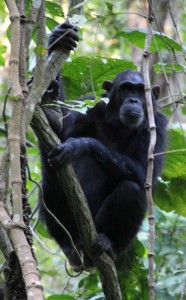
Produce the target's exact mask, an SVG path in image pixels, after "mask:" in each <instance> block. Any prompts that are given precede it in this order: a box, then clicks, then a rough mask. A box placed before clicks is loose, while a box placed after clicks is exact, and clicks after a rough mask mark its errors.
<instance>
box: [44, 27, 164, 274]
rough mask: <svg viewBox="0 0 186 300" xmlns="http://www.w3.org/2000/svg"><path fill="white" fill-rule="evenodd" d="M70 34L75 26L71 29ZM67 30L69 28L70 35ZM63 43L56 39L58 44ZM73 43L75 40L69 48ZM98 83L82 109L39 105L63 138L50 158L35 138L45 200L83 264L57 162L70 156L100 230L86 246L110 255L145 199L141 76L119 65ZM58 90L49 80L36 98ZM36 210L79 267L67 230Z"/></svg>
mask: <svg viewBox="0 0 186 300" xmlns="http://www.w3.org/2000/svg"><path fill="white" fill-rule="evenodd" d="M64 28H65V29H66V30H68V26H65V27H64V25H63V31H64V30H65V29H64ZM59 31H60V30H59V27H58V28H57V29H55V30H54V31H53V33H52V35H51V38H50V41H54V40H55V39H56V38H57V36H58V35H59V34H60V32H59ZM75 34H76V31H73V35H75ZM67 35H68V34H67ZM71 38H72V34H71V37H70V41H71ZM75 40H76V41H77V40H78V39H77V38H75ZM66 45H67V44H65V47H66ZM62 46H63V43H62V40H61V43H60V45H58V46H57V47H62ZM72 47H74V42H73V43H72V44H71V46H70V47H69V50H71V49H72ZM60 88H62V87H60ZM103 88H104V89H105V90H106V95H107V97H108V98H109V99H110V101H109V103H108V104H105V103H104V102H100V103H98V104H97V105H96V106H95V107H94V108H92V109H90V110H88V112H87V113H86V114H85V115H83V114H80V113H77V112H72V111H68V110H66V109H61V108H59V107H43V110H44V112H45V114H46V116H47V118H48V120H49V122H50V124H51V126H52V128H53V129H54V131H55V132H56V133H57V135H58V136H59V138H60V139H61V141H62V143H61V144H59V145H58V147H57V148H56V149H54V150H53V151H52V152H51V153H50V155H49V160H48V155H47V153H45V150H44V149H43V148H42V145H41V146H40V147H41V153H42V177H43V193H44V201H45V203H46V205H47V207H48V208H49V209H50V210H51V211H52V212H53V213H54V214H55V215H56V217H57V218H58V219H59V220H60V221H61V223H63V225H64V226H65V227H66V228H67V230H68V231H69V232H70V234H71V236H72V238H73V240H74V243H75V245H76V247H77V248H78V249H79V250H81V251H82V252H83V253H84V262H85V268H88V267H89V266H92V263H91V261H90V260H89V258H88V256H87V254H86V253H85V251H84V249H83V245H82V243H81V238H80V236H79V233H78V229H77V226H76V222H75V220H74V217H73V215H72V212H71V210H70V208H69V205H68V200H67V198H66V195H65V192H64V191H63V189H62V188H61V187H60V186H59V184H58V180H57V176H56V171H55V169H56V168H59V167H61V166H63V165H65V164H67V163H72V165H73V168H74V170H75V173H76V175H77V177H78V178H79V181H80V184H81V186H82V189H83V191H84V193H85V196H86V197H87V200H88V204H89V207H90V210H91V213H92V217H93V219H94V222H95V225H96V228H97V231H98V233H99V234H98V238H97V239H96V241H95V242H94V244H93V246H92V247H93V251H94V253H95V255H100V254H101V253H102V252H103V251H107V252H108V253H110V254H111V255H113V256H115V255H118V254H120V253H121V252H123V251H124V250H125V249H126V248H127V246H128V245H129V244H130V243H131V241H132V240H133V238H134V237H135V235H136V233H137V232H138V230H139V227H140V225H141V223H142V221H143V218H144V215H145V212H146V207H147V203H146V195H145V190H144V184H145V180H146V173H147V153H148V147H149V130H148V120H147V112H146V103H145V92H144V79H143V76H142V74H141V73H139V72H135V71H124V72H122V73H120V74H118V75H117V76H116V78H115V79H114V80H113V82H109V81H105V82H104V84H103ZM158 91H159V90H158V88H157V87H155V88H154V89H152V97H153V103H154V111H155V112H154V114H155V122H156V126H157V142H156V147H155V153H159V152H162V151H163V149H164V144H165V136H166V133H165V127H166V118H165V117H164V116H163V115H162V114H161V113H160V112H159V111H158V109H157V105H156V99H157V97H158ZM50 96H51V97H50ZM58 97H59V98H60V100H61V101H63V100H64V99H63V93H60V95H58V91H57V83H56V82H53V84H52V85H51V87H50V91H47V92H46V94H45V95H44V97H43V100H42V101H43V103H45V102H48V100H50V99H51V100H54V99H57V98H58ZM62 112H63V115H64V118H63V115H62ZM61 120H63V128H62V126H61ZM162 161H163V157H162V155H161V156H155V159H154V176H153V188H154V185H155V183H156V180H157V176H159V175H160V172H161V168H162ZM41 211H42V213H43V214H44V217H45V221H46V224H47V227H48V229H49V231H50V233H51V235H52V236H53V237H54V238H55V239H56V241H57V242H58V243H59V245H60V246H61V248H62V249H63V251H64V253H65V254H66V256H67V258H68V260H69V262H70V263H71V265H72V266H73V268H74V269H75V270H79V268H80V262H79V260H78V258H77V257H76V255H75V253H74V250H73V249H72V247H71V245H70V242H69V239H68V237H67V236H66V234H65V233H64V232H63V230H62V229H61V228H60V227H59V226H58V225H57V224H56V223H55V221H54V220H53V219H52V218H51V216H50V215H49V214H48V213H47V212H46V211H45V210H44V208H41Z"/></svg>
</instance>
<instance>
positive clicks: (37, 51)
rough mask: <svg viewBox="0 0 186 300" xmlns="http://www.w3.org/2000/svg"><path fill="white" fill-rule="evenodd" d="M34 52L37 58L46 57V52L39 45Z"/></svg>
mask: <svg viewBox="0 0 186 300" xmlns="http://www.w3.org/2000/svg"><path fill="white" fill-rule="evenodd" d="M34 52H35V53H36V54H37V55H39V56H45V55H47V52H48V50H47V49H46V48H44V47H42V46H41V45H38V46H37V47H36V48H35V49H34Z"/></svg>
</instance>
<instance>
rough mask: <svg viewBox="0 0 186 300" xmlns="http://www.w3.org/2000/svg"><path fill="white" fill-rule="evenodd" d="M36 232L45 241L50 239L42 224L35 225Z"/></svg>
mask: <svg viewBox="0 0 186 300" xmlns="http://www.w3.org/2000/svg"><path fill="white" fill-rule="evenodd" d="M37 232H38V233H39V234H40V235H41V236H43V237H44V238H47V239H51V237H50V235H49V233H48V231H47V229H46V228H45V226H44V225H43V223H41V222H39V223H38V224H37Z"/></svg>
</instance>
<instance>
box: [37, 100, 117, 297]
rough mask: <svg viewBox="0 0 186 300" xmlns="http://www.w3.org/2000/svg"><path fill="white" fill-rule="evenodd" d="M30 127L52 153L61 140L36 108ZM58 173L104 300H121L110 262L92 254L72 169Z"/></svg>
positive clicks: (92, 232) (88, 222)
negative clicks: (92, 263)
mask: <svg viewBox="0 0 186 300" xmlns="http://www.w3.org/2000/svg"><path fill="white" fill-rule="evenodd" d="M31 126H32V128H33V130H34V131H35V133H36V135H37V137H38V139H39V140H40V142H41V143H42V145H43V146H44V148H45V149H46V151H50V150H52V149H53V148H54V147H56V146H57V145H58V144H59V143H60V140H59V139H58V138H57V136H56V135H55V133H54V132H53V131H52V129H51V128H50V126H49V124H48V121H47V119H46V117H45V115H44V113H43V111H42V110H41V108H40V107H39V106H38V105H37V106H36V110H35V114H34V117H33V120H32V123H31ZM57 173H58V177H59V184H60V185H61V186H62V187H63V189H64V190H65V192H66V194H67V198H68V200H69V205H70V208H71V210H72V212H73V214H74V217H75V219H76V223H77V225H78V229H79V232H80V235H81V238H82V241H83V245H84V247H85V249H86V251H87V253H88V255H89V256H90V257H91V260H92V261H93V262H94V264H95V265H96V266H97V268H98V270H99V272H100V278H101V281H102V286H103V291H104V293H105V296H106V299H107V300H113V299H114V300H121V299H122V298H121V292H120V288H119V284H118V279H117V270H116V268H115V265H114V263H113V261H112V259H111V258H110V257H109V256H108V255H107V254H105V253H104V254H102V255H101V256H100V257H98V258H97V257H96V258H95V257H94V256H93V255H92V253H91V244H92V242H93V241H94V240H95V238H96V235H97V233H96V229H95V226H94V222H93V220H92V216H91V213H90V210H89V207H88V205H87V201H86V199H85V196H84V194H83V191H82V189H81V186H80V184H79V182H78V180H77V178H76V176H75V174H74V171H73V169H72V167H71V166H70V165H68V166H66V167H64V168H61V169H60V170H59V171H58V172H57Z"/></svg>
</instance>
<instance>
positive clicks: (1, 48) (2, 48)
mask: <svg viewBox="0 0 186 300" xmlns="http://www.w3.org/2000/svg"><path fill="white" fill-rule="evenodd" d="M6 50H7V47H6V46H4V45H2V46H0V66H4V65H5V59H4V57H3V54H4V53H5V52H6Z"/></svg>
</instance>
